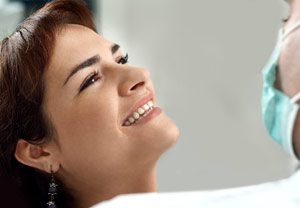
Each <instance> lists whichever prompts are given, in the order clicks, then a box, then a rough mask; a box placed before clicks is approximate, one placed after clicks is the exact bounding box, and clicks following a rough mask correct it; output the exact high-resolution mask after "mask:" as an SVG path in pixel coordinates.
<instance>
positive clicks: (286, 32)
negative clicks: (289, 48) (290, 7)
mask: <svg viewBox="0 0 300 208" xmlns="http://www.w3.org/2000/svg"><path fill="white" fill-rule="evenodd" d="M299 27H300V21H299V22H297V23H296V24H295V25H294V26H293V27H292V28H290V29H288V30H287V31H283V36H282V41H283V40H285V39H286V38H287V36H289V35H290V34H291V33H292V32H294V31H295V30H297V29H298V28H299Z"/></svg>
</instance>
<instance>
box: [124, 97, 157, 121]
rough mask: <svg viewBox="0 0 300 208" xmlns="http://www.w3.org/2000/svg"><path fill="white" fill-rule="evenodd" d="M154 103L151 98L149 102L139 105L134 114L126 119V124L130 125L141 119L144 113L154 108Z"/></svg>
mask: <svg viewBox="0 0 300 208" xmlns="http://www.w3.org/2000/svg"><path fill="white" fill-rule="evenodd" d="M153 106H154V104H153V102H152V101H151V100H150V101H149V102H148V103H146V104H144V105H143V106H141V107H139V108H138V109H137V110H136V111H135V112H133V114H132V115H131V116H130V117H129V118H128V119H127V120H126V121H125V123H124V124H125V126H130V125H131V124H133V123H134V122H135V121H137V120H139V119H140V118H141V116H142V115H144V114H145V113H146V112H148V111H149V110H151V109H152V108H153Z"/></svg>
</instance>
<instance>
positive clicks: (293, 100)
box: [291, 92, 300, 103]
mask: <svg viewBox="0 0 300 208" xmlns="http://www.w3.org/2000/svg"><path fill="white" fill-rule="evenodd" d="M298 100H300V92H298V93H297V94H296V95H295V96H294V97H293V98H291V102H292V103H296V102H297V101H298Z"/></svg>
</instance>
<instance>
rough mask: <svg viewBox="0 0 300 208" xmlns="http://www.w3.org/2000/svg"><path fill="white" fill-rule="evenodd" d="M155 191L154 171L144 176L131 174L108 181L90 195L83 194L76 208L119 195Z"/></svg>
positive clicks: (83, 207) (84, 207)
mask: <svg viewBox="0 0 300 208" xmlns="http://www.w3.org/2000/svg"><path fill="white" fill-rule="evenodd" d="M156 190H157V185H156V170H155V169H153V170H151V171H150V172H147V173H145V174H138V175H135V174H133V175H128V176H126V177H123V178H119V179H117V178H113V179H112V178H111V179H108V180H107V182H106V183H103V184H102V187H101V190H99V191H97V192H92V193H91V192H89V193H87V192H85V193H87V194H86V195H83V197H80V198H82V200H80V201H81V202H80V203H79V205H78V206H76V207H78V208H86V207H90V206H92V205H94V204H96V203H99V202H102V201H105V200H109V199H111V198H113V197H115V196H117V195H121V194H130V193H147V192H155V191H156Z"/></svg>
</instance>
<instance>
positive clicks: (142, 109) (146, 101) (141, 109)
mask: <svg viewBox="0 0 300 208" xmlns="http://www.w3.org/2000/svg"><path fill="white" fill-rule="evenodd" d="M153 105H154V104H153V94H152V93H149V94H148V95H147V96H145V97H143V98H142V99H140V100H139V101H138V102H136V103H135V105H133V107H132V108H131V110H130V111H129V113H128V115H127V117H126V118H125V119H124V120H123V122H122V126H129V124H132V123H133V122H134V121H135V120H137V119H138V118H139V116H142V115H143V114H144V113H147V111H148V110H149V109H150V108H151V107H153Z"/></svg>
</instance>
